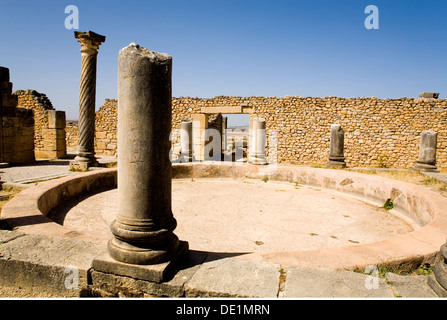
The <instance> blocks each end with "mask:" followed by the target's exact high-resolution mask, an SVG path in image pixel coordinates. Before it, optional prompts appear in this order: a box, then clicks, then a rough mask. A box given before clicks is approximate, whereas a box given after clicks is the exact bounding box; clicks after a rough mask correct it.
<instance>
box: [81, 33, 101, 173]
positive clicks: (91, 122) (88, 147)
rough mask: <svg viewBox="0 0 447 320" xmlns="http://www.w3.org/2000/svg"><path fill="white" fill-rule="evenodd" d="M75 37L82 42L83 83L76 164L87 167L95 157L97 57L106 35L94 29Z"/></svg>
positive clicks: (94, 161) (93, 162) (92, 162)
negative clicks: (97, 32)
mask: <svg viewBox="0 0 447 320" xmlns="http://www.w3.org/2000/svg"><path fill="white" fill-rule="evenodd" d="M75 38H77V39H78V41H79V43H80V44H81V54H82V61H81V84H80V90H79V124H78V126H79V132H78V152H77V156H76V158H75V162H74V163H75V164H76V165H78V166H80V167H81V168H83V169H86V168H88V167H90V166H92V165H94V164H95V163H96V159H95V99H96V58H97V55H98V49H99V46H100V45H101V43H103V42H104V41H105V40H106V37H104V36H101V35H99V34H96V33H94V32H92V31H85V32H77V31H75Z"/></svg>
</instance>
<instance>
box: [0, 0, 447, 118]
mask: <svg viewBox="0 0 447 320" xmlns="http://www.w3.org/2000/svg"><path fill="white" fill-rule="evenodd" d="M0 1H1V4H0V30H2V32H1V51H0V65H1V66H5V67H8V68H9V69H10V73H11V81H12V82H13V83H14V90H19V89H34V90H37V91H39V92H43V93H45V94H47V96H48V97H49V98H50V100H51V101H52V102H53V105H54V106H55V108H56V109H58V110H64V111H66V113H67V118H69V119H73V118H77V114H78V95H79V71H80V62H81V54H80V52H79V49H80V45H79V43H78V42H77V41H76V39H75V38H74V35H73V31H74V30H67V29H66V28H65V25H64V22H65V18H66V17H67V16H68V14H66V13H64V9H65V7H66V6H67V5H70V4H73V5H76V6H77V7H78V9H79V30H78V31H86V30H92V31H94V32H97V33H99V34H102V35H105V36H106V37H107V39H106V42H105V43H104V44H103V45H102V46H101V47H100V49H99V55H98V76H97V108H99V106H101V105H102V104H103V103H104V99H106V98H116V89H117V57H118V51H119V50H120V49H121V48H122V47H124V46H126V45H128V44H129V43H130V42H136V43H138V44H140V45H141V46H143V47H146V48H148V49H151V50H154V51H159V52H167V53H169V54H171V55H172V56H173V95H174V96H175V97H180V96H192V97H204V98H210V97H213V96H217V95H234V96H278V97H281V96H284V95H289V96H322V97H324V96H341V97H361V96H365V97H367V96H376V97H379V98H400V97H416V96H418V94H419V93H420V92H423V91H432V92H440V97H441V98H446V97H447V1H445V0H432V1H413V0H386V1H385V0H368V1H363V0H288V1H285V0H279V1H278V0H276V1H273V0H172V1H171V0H145V1H132V0H128V1H99V0H96V1H92V0H89V1H75V0H69V1H64V0H57V1H45V0H42V1H22V0H14V1H5V0H0ZM370 4H371V5H376V6H377V7H378V9H379V29H378V30H367V29H366V28H365V26H364V21H365V19H366V17H367V16H368V14H365V13H364V10H365V7H366V6H367V5H370Z"/></svg>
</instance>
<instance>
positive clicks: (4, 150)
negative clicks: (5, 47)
mask: <svg viewBox="0 0 447 320" xmlns="http://www.w3.org/2000/svg"><path fill="white" fill-rule="evenodd" d="M17 103H18V102H17V96H15V95H13V94H12V83H11V82H9V69H8V68H4V67H0V162H7V163H11V164H14V163H27V162H32V161H35V158H34V117H33V112H32V111H31V110H27V109H24V108H17Z"/></svg>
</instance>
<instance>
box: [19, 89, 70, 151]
mask: <svg viewBox="0 0 447 320" xmlns="http://www.w3.org/2000/svg"><path fill="white" fill-rule="evenodd" d="M14 95H15V96H16V97H17V101H18V104H17V106H18V107H19V108H24V109H30V110H32V112H33V114H34V151H35V156H36V158H37V159H42V158H63V157H65V156H66V154H67V152H66V145H65V141H66V140H65V139H66V137H65V112H64V111H56V110H55V109H54V107H53V104H52V103H51V101H50V99H48V97H47V96H46V95H45V94H43V93H39V92H37V91H36V90H17V91H16V92H14Z"/></svg>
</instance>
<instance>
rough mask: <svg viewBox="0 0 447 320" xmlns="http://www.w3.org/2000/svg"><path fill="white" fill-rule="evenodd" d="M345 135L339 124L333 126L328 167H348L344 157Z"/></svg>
mask: <svg viewBox="0 0 447 320" xmlns="http://www.w3.org/2000/svg"><path fill="white" fill-rule="evenodd" d="M344 144H345V133H344V131H343V129H342V127H341V126H340V125H339V124H333V125H331V140H330V147H329V161H328V162H327V166H328V167H342V168H344V167H346V163H345V156H344Z"/></svg>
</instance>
